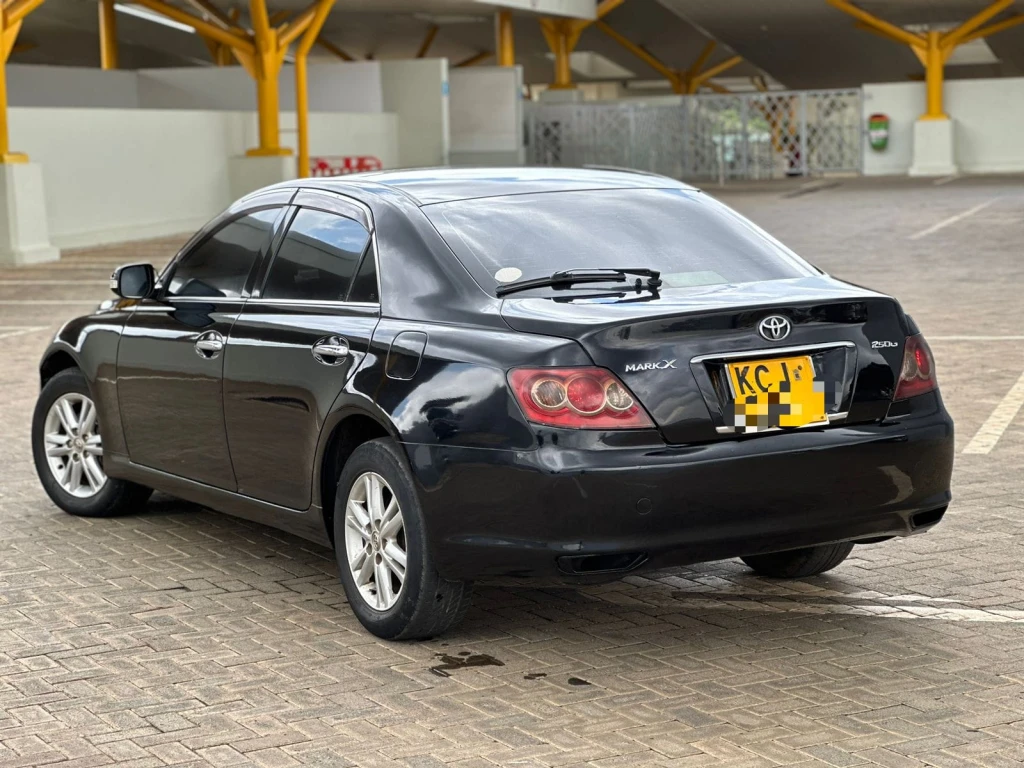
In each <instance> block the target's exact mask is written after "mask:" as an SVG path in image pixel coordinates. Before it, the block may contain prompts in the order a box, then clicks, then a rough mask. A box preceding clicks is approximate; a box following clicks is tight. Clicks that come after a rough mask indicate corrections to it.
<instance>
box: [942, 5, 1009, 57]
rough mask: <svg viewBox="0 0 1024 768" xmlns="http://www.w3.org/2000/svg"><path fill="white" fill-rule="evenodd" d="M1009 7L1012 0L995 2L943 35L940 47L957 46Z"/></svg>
mask: <svg viewBox="0 0 1024 768" xmlns="http://www.w3.org/2000/svg"><path fill="white" fill-rule="evenodd" d="M1011 5H1013V0H995V2H994V3H992V4H991V5H990V6H988V8H986V9H985V10H983V11H981V12H980V13H977V14H975V15H974V16H972V17H971V18H969V19H968V20H967V21H965V22H964V23H963V24H961V25H960V26H959V27H957V28H956V29H951V30H950V31H949V32H946V33H945V34H943V35H942V37H941V41H942V46H943V47H948V48H953V47H955V46H957V45H959V44H960V43H961V42H963V39H964V38H965V37H967V35H969V34H970V33H971V32H973V31H974V30H976V29H978V28H980V27H981V26H982V25H983V24H984V23H985V22H987V21H989V20H991V19H992V18H994V17H995V16H997V15H999V14H1000V13H1002V12H1003V11H1005V10H1006V9H1007V8H1009V7H1010V6H1011Z"/></svg>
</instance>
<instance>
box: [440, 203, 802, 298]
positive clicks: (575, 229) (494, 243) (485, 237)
mask: <svg viewBox="0 0 1024 768" xmlns="http://www.w3.org/2000/svg"><path fill="white" fill-rule="evenodd" d="M422 210H423V212H424V213H426V215H427V216H428V217H429V218H430V220H431V221H432V222H433V223H434V225H435V226H436V227H437V228H438V230H439V231H440V232H441V234H442V236H443V237H444V238H445V240H447V241H448V244H449V245H450V246H451V248H452V250H453V251H455V254H456V255H457V256H458V257H459V259H460V260H461V261H462V262H463V264H465V266H466V268H467V269H468V270H469V271H470V272H471V273H472V274H473V277H474V278H476V280H477V282H478V283H480V285H481V286H483V287H484V288H485V289H487V290H493V289H494V288H495V287H496V286H497V285H499V284H500V283H501V282H510V281H513V280H519V279H527V278H531V277H542V276H547V275H550V274H551V273H552V272H556V271H558V270H563V269H574V268H590V269H594V268H602V267H603V268H608V267H646V268H648V269H657V270H659V271H661V273H662V279H663V280H664V281H665V285H666V286H667V287H670V288H671V287H677V288H682V287H689V286H697V285H715V284H721V283H742V282H751V281H759V280H779V279H783V278H791V277H804V276H807V275H812V274H817V272H815V270H814V269H813V268H812V267H810V266H809V265H808V264H807V263H806V262H804V261H803V260H801V259H800V258H799V257H798V256H796V254H794V253H792V252H791V251H789V250H788V249H787V248H785V247H784V246H783V245H781V244H780V243H778V242H777V241H776V240H774V239H773V238H771V237H770V236H769V235H768V234H766V233H765V232H763V231H762V230H760V229H759V228H757V227H756V226H755V225H754V224H752V223H751V222H749V221H747V220H746V219H744V218H743V217H742V216H740V215H739V214H737V213H734V212H733V211H732V210H730V209H729V208H727V207H726V206H724V205H722V204H721V203H719V202H717V201H716V200H713V199H711V198H709V197H708V196H707V195H705V194H702V193H700V192H696V191H691V190H679V189H627V190H622V189H615V190H591V191H581V192H556V193H547V194H524V195H514V196H505V197H491V198H481V199H476V200H459V201H455V202H450V203H438V204H434V205H427V206H424V207H423V208H422ZM499 270H501V273H500V274H498V273H499ZM596 285H600V284H596ZM594 288H595V284H591V285H590V286H583V289H585V290H594Z"/></svg>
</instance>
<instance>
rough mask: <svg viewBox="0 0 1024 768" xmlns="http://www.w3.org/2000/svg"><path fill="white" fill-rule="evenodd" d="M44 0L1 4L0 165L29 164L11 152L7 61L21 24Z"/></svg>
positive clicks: (23, 156)
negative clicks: (8, 121)
mask: <svg viewBox="0 0 1024 768" xmlns="http://www.w3.org/2000/svg"><path fill="white" fill-rule="evenodd" d="M42 4H43V0H7V2H4V3H2V4H0V163H27V162H28V155H25V154H22V153H21V152H11V142H10V128H9V126H8V123H7V60H8V59H9V58H10V56H11V51H13V50H14V43H15V41H16V40H17V39H18V32H19V31H20V30H21V22H22V20H24V18H25V17H26V16H28V15H29V14H30V13H32V11H34V10H35V9H36V8H38V7H39V6H40V5H42Z"/></svg>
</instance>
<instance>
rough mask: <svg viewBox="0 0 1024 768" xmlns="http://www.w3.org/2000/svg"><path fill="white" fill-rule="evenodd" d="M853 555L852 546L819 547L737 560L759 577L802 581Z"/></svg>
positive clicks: (831, 545) (847, 543) (843, 542)
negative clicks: (759, 575)
mask: <svg viewBox="0 0 1024 768" xmlns="http://www.w3.org/2000/svg"><path fill="white" fill-rule="evenodd" d="M852 551H853V542H851V541H841V542H839V543H838V544H822V545H820V546H817V547H806V548H805V549H790V550H788V551H786V552H772V553H771V554H768V555H750V556H749V557H742V558H740V559H741V560H742V561H743V562H744V563H746V564H747V565H749V566H750V567H751V568H753V569H754V570H755V571H757V572H758V573H759V574H761V575H762V576H771V577H773V578H776V579H804V578H807V577H808V576H817V575H818V574H819V573H825V571H831V570H832V569H833V568H835V567H836V566H837V565H839V564H840V563H841V562H843V560H845V559H846V558H847V557H848V556H849V554H850V553H851V552H852Z"/></svg>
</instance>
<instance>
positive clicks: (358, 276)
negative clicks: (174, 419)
mask: <svg viewBox="0 0 1024 768" xmlns="http://www.w3.org/2000/svg"><path fill="white" fill-rule="evenodd" d="M294 202H295V205H294V206H293V208H292V209H291V210H290V212H289V214H288V227H287V231H286V233H285V235H284V237H283V238H281V239H280V245H279V246H278V247H277V249H276V253H275V254H274V255H273V257H272V260H271V261H270V263H269V266H268V268H267V269H266V270H263V271H264V272H265V276H263V277H262V278H261V279H260V280H259V282H260V283H261V285H260V286H259V287H258V288H256V289H254V293H253V296H252V297H251V298H250V299H249V300H248V301H247V302H246V303H245V306H244V307H243V308H242V312H241V314H240V315H239V317H238V319H237V320H236V322H235V324H234V326H233V328H232V329H231V333H230V335H229V337H228V342H227V349H226V350H225V356H224V413H225V421H226V425H227V435H228V444H229V446H230V450H231V460H232V463H233V466H234V470H235V476H236V478H237V480H238V490H239V492H240V493H243V494H245V495H247V496H252V497H254V498H257V499H260V500H263V501H269V502H272V503H275V504H279V505H281V506H285V507H288V508H291V509H296V510H304V509H306V508H307V507H308V506H309V504H310V500H311V483H312V476H313V461H314V456H315V454H316V446H317V440H318V438H319V436H320V430H321V427H322V426H323V423H324V419H325V418H326V416H327V414H328V412H329V411H330V409H331V406H332V405H333V404H334V402H335V400H336V399H337V396H338V394H339V393H340V392H341V390H342V388H343V387H344V385H345V382H346V381H347V380H348V378H349V377H350V376H351V375H352V373H353V372H354V371H355V370H356V369H357V368H358V367H359V364H360V362H361V361H362V360H363V357H364V356H365V355H366V352H367V348H368V347H369V343H370V338H371V336H372V335H373V330H374V328H375V326H376V325H377V321H378V318H379V316H380V306H379V296H378V287H377V272H376V269H377V267H376V250H375V248H374V244H373V238H372V236H371V228H372V224H371V221H370V219H369V216H368V214H367V212H366V211H365V209H363V208H362V207H360V206H358V205H356V204H354V203H351V202H346V199H345V198H341V197H339V196H335V195H327V194H318V193H312V192H301V193H299V195H297V196H296V199H295V201H294Z"/></svg>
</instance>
